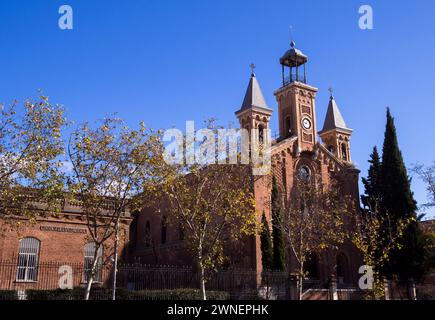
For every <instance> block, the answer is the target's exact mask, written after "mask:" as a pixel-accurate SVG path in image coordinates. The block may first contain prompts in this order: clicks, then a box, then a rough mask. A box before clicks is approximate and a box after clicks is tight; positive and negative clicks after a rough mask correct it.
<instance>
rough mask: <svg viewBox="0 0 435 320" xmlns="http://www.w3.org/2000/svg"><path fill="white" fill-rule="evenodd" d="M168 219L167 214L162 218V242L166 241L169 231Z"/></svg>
mask: <svg viewBox="0 0 435 320" xmlns="http://www.w3.org/2000/svg"><path fill="white" fill-rule="evenodd" d="M167 224H168V223H167V219H166V217H165V216H163V219H162V235H161V242H162V244H165V243H166V236H167V232H168V226H167Z"/></svg>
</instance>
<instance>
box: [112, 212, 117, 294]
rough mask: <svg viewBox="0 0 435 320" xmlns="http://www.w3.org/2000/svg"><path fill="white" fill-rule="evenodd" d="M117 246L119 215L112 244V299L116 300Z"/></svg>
mask: <svg viewBox="0 0 435 320" xmlns="http://www.w3.org/2000/svg"><path fill="white" fill-rule="evenodd" d="M118 246H119V217H118V219H117V220H116V227H115V244H114V246H113V250H114V252H113V283H112V300H116V276H117V274H118Z"/></svg>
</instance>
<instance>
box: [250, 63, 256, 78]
mask: <svg viewBox="0 0 435 320" xmlns="http://www.w3.org/2000/svg"><path fill="white" fill-rule="evenodd" d="M249 66H250V67H251V76H253V77H254V76H255V73H254V69H255V64H253V63H251V64H250V65H249Z"/></svg>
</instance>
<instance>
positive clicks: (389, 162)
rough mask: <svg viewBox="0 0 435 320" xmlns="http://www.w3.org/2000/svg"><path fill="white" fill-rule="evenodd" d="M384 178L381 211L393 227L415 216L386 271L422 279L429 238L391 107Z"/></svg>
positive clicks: (385, 145) (386, 137) (385, 142)
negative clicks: (420, 219)
mask: <svg viewBox="0 0 435 320" xmlns="http://www.w3.org/2000/svg"><path fill="white" fill-rule="evenodd" d="M381 180H382V203H381V212H382V213H384V214H386V213H388V214H389V215H390V216H391V220H392V221H390V227H391V226H393V228H394V225H396V223H397V221H399V220H400V219H412V222H411V223H410V224H409V225H408V226H407V227H406V228H405V230H404V232H403V236H402V237H401V239H400V240H399V243H400V245H401V248H400V249H395V250H393V251H392V253H391V258H390V262H389V264H388V266H387V268H386V272H387V273H388V274H390V275H391V274H397V275H399V276H400V277H403V278H420V277H421V276H422V273H423V269H422V268H423V265H424V257H425V255H426V253H425V252H426V249H425V240H424V235H423V234H422V231H421V230H420V227H419V224H418V222H417V219H416V211H417V203H416V201H415V200H414V196H413V193H412V192H411V183H410V179H409V177H408V174H407V171H406V167H405V164H404V162H403V158H402V153H401V151H400V149H399V144H398V142H397V135H396V128H395V126H394V118H393V117H392V116H391V113H390V110H389V109H387V124H386V128H385V137H384V145H383V149H382V170H381ZM392 232H394V229H393V230H392Z"/></svg>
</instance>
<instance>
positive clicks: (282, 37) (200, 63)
mask: <svg viewBox="0 0 435 320" xmlns="http://www.w3.org/2000/svg"><path fill="white" fill-rule="evenodd" d="M62 4H69V5H71V6H72V8H73V10H74V29H73V30H68V31H62V30H60V29H59V28H58V19H59V14H58V8H59V7H60V6H61V5H62ZM363 4H369V5H371V6H372V7H373V12H374V30H360V29H359V28H358V19H359V14H358V8H359V7H360V5H363ZM434 14H435V2H434V1H431V0H428V1H422V0H420V1H387V0H384V1H369V0H366V1H352V0H342V1H331V0H330V1H320V0H317V1H315V0H311V1H293V0H292V1H290V0H287V1H275V0H271V1H253V0H250V1H234V0H233V1H205V0H202V1H200V0H196V1H191V0H189V1H165V0H155V1H148V0H147V1H145V0H125V1H120V0H117V1H115V0H107V1H97V0H63V1H57V0H27V1H24V0H14V1H10V0H0V48H1V49H0V102H4V103H10V102H11V101H12V100H13V99H19V100H22V99H24V98H25V97H28V96H35V95H36V94H37V90H38V89H42V90H43V91H44V93H45V94H47V95H49V96H50V98H51V100H52V101H53V102H57V103H61V104H64V105H65V106H66V107H67V108H68V112H69V117H70V118H71V119H73V120H74V121H75V122H76V123H79V122H83V121H85V120H88V121H93V120H95V119H99V118H102V117H104V116H105V115H107V114H112V113H114V112H117V113H118V115H119V116H120V117H122V118H125V119H126V120H127V122H128V123H130V124H131V125H134V124H137V123H138V121H140V120H144V121H145V122H146V123H147V124H148V125H149V126H152V127H154V128H168V127H171V126H176V127H178V128H183V127H184V124H185V121H186V120H195V121H197V122H198V123H200V122H201V121H202V120H204V119H206V118H208V117H211V116H214V117H217V118H218V119H219V121H220V122H221V123H223V124H226V123H229V122H230V121H233V122H236V118H235V116H234V111H236V110H237V109H238V108H239V107H240V105H241V103H242V100H243V95H244V92H245V89H246V86H247V84H248V80H249V76H250V69H249V64H250V63H251V62H254V63H255V64H256V65H257V68H256V74H257V78H258V80H259V82H260V85H261V87H262V89H263V93H264V95H265V98H266V101H267V103H268V104H269V105H270V106H271V107H272V108H273V109H274V110H276V102H275V99H274V96H273V91H274V90H275V89H277V88H278V87H279V86H280V76H281V73H280V72H281V71H280V70H281V69H280V65H279V57H280V56H281V55H282V54H283V53H284V52H285V50H287V49H288V47H289V38H290V36H289V26H290V25H292V26H293V30H294V31H293V32H294V37H295V41H296V45H297V47H298V48H300V49H301V50H303V51H304V53H306V54H307V55H308V56H309V59H310V60H309V64H308V66H307V73H308V81H309V83H310V84H312V85H314V86H316V87H318V88H319V94H318V96H317V118H318V123H319V127H320V125H321V124H322V123H323V119H324V116H325V113H326V107H327V103H328V96H329V93H328V90H327V89H328V87H330V86H332V87H333V88H334V96H335V98H336V101H337V103H338V105H339V107H340V109H341V111H342V114H343V116H344V118H345V120H346V122H347V124H348V126H350V127H351V128H353V129H354V134H353V139H352V145H351V147H352V151H351V152H352V158H353V160H354V162H355V163H356V164H357V166H358V167H359V168H360V169H361V171H362V172H361V174H362V175H366V172H367V159H368V156H369V154H370V152H371V149H372V147H373V145H375V144H376V145H378V147H381V146H382V140H383V132H384V126H385V108H386V107H387V106H389V107H390V108H391V112H392V113H393V115H394V117H395V120H396V126H397V130H398V138H399V144H400V147H401V149H402V153H403V156H404V159H405V162H406V164H407V165H410V164H412V163H415V162H420V163H423V164H426V165H428V164H430V163H431V162H432V161H434V160H435V148H434V138H435V130H434V129H433V125H434V121H433V119H434V118H435V108H433V107H434V104H435V81H434V77H435V40H434V39H435V37H434V32H435V19H434V18H433V16H434ZM272 129H273V130H277V118H276V113H275V114H274V117H273V118H272ZM318 129H320V128H318ZM412 187H413V191H414V192H415V197H416V199H417V200H418V202H419V203H422V202H424V201H425V200H426V192H425V186H424V185H423V184H422V183H421V182H420V181H418V179H417V178H415V179H414V180H413V185H412ZM360 191H361V192H362V189H361V190H360ZM430 215H431V216H435V211H434V210H432V211H431V212H430Z"/></svg>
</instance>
